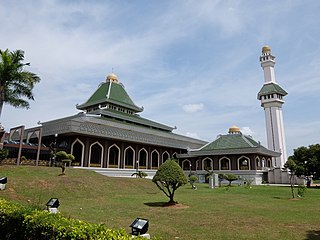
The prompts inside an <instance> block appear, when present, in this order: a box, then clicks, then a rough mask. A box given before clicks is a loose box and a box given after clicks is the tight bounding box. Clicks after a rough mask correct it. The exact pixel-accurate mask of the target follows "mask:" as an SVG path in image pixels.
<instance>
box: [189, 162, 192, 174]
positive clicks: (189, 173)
mask: <svg viewBox="0 0 320 240" xmlns="http://www.w3.org/2000/svg"><path fill="white" fill-rule="evenodd" d="M191 167H192V165H191V163H190V173H189V176H191Z"/></svg>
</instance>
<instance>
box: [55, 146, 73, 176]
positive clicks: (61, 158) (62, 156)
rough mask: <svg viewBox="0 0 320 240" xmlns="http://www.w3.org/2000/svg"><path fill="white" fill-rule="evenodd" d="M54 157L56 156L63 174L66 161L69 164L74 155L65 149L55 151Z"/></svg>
mask: <svg viewBox="0 0 320 240" xmlns="http://www.w3.org/2000/svg"><path fill="white" fill-rule="evenodd" d="M56 157H57V161H58V162H60V167H61V171H62V174H65V170H66V167H67V163H69V164H70V163H71V162H72V161H73V160H74V158H75V157H74V156H73V155H72V154H68V153H66V152H65V151H59V152H57V153H56Z"/></svg>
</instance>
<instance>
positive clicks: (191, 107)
mask: <svg viewBox="0 0 320 240" xmlns="http://www.w3.org/2000/svg"><path fill="white" fill-rule="evenodd" d="M203 107H204V105H203V104H202V103H193V104H186V105H182V109H183V111H185V112H186V113H196V112H199V111H201V110H203Z"/></svg>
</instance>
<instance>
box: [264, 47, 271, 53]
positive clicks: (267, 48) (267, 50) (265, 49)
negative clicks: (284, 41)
mask: <svg viewBox="0 0 320 240" xmlns="http://www.w3.org/2000/svg"><path fill="white" fill-rule="evenodd" d="M270 52H271V49H270V47H269V46H268V45H264V46H263V47H262V53H270Z"/></svg>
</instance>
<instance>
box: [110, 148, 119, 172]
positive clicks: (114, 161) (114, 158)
mask: <svg viewBox="0 0 320 240" xmlns="http://www.w3.org/2000/svg"><path fill="white" fill-rule="evenodd" d="M119 167H120V148H119V147H118V146H117V145H116V144H113V145H112V146H110V147H109V151H108V168H119Z"/></svg>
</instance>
